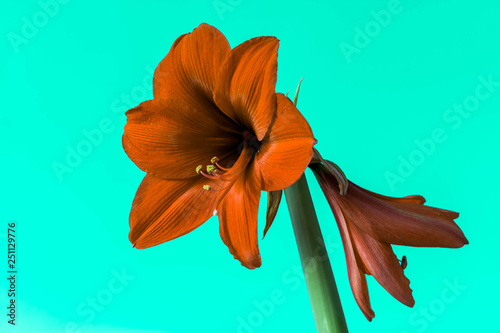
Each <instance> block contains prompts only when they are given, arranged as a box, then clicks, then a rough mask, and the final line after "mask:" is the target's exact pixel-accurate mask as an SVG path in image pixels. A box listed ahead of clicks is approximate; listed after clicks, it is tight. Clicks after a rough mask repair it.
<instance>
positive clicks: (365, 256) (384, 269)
mask: <svg viewBox="0 0 500 333" xmlns="http://www.w3.org/2000/svg"><path fill="white" fill-rule="evenodd" d="M347 224H348V225H349V226H350V231H351V238H352V240H353V242H354V244H355V246H356V249H357V251H358V254H359V257H360V259H361V261H362V263H363V267H364V269H365V272H366V273H367V274H371V275H373V277H374V278H375V279H376V280H377V281H378V283H380V285H381V286H382V287H384V288H385V290H387V291H388V292H389V293H390V294H391V295H392V296H393V297H394V298H396V299H397V300H398V301H400V302H401V303H403V304H404V305H407V306H410V307H412V306H413V305H414V304H415V300H414V299H413V296H412V294H411V293H412V290H411V289H410V281H409V280H408V279H407V278H406V276H405V275H404V272H403V268H402V267H401V265H400V264H399V261H398V258H397V257H396V255H395V254H394V252H393V251H392V247H391V245H389V244H385V243H381V242H379V241H377V240H375V239H373V238H372V237H370V236H369V235H367V234H365V233H364V232H362V231H361V230H359V229H358V228H357V227H356V225H355V223H354V222H353V221H349V222H347Z"/></svg>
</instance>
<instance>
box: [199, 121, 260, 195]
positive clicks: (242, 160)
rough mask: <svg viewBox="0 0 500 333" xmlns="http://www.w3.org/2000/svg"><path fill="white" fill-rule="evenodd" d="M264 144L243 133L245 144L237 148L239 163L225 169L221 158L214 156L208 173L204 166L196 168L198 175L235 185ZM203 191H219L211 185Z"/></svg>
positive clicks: (249, 134)
mask: <svg viewBox="0 0 500 333" xmlns="http://www.w3.org/2000/svg"><path fill="white" fill-rule="evenodd" d="M261 144H262V142H261V141H259V140H258V139H257V137H256V136H255V135H254V134H252V133H250V132H249V131H244V132H243V142H242V143H241V144H240V146H239V147H238V148H237V150H238V151H239V152H240V156H239V157H238V160H237V162H236V163H235V164H234V165H232V166H231V168H225V167H223V166H221V165H220V164H219V158H218V157H217V156H214V157H213V158H212V159H211V160H210V163H211V164H209V165H207V166H206V171H204V170H203V165H198V166H197V167H196V173H197V174H199V175H200V174H201V175H202V176H203V177H205V178H207V179H213V180H223V181H229V182H232V183H234V181H235V180H236V178H237V177H238V176H239V175H240V174H241V173H242V172H243V171H244V170H245V166H246V165H247V164H248V163H251V162H252V160H253V159H254V158H255V155H256V154H258V153H259V150H260V147H261ZM203 189H204V190H207V191H217V190H216V189H213V188H212V187H211V186H210V185H203Z"/></svg>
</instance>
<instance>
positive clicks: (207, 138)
mask: <svg viewBox="0 0 500 333" xmlns="http://www.w3.org/2000/svg"><path fill="white" fill-rule="evenodd" d="M126 115H127V124H126V125H125V132H124V134H123V148H124V149H125V152H126V153H127V155H128V156H129V157H130V159H131V160H132V161H133V162H134V163H135V164H136V165H137V166H138V167H139V168H140V169H142V170H143V171H145V172H147V173H150V174H152V175H154V176H156V177H159V178H163V179H181V178H189V177H193V176H196V167H197V166H198V165H200V164H201V165H207V164H210V160H211V159H212V157H214V156H218V157H219V158H221V159H223V158H229V157H228V154H230V153H231V152H232V151H233V150H234V149H235V147H237V145H238V143H239V142H240V140H241V136H240V134H238V133H229V132H225V131H224V129H223V128H221V127H220V125H221V123H220V122H217V120H216V119H214V118H213V117H211V116H210V115H207V114H206V113H205V112H203V111H200V110H198V109H194V108H192V107H189V106H188V105H186V104H184V103H181V102H178V101H174V100H152V101H147V102H144V103H141V104H140V105H139V106H137V107H136V108H134V109H131V110H129V111H127V113H126ZM222 124H223V123H222ZM231 158H234V156H233V155H231ZM224 162H225V161H224V160H222V161H221V163H224Z"/></svg>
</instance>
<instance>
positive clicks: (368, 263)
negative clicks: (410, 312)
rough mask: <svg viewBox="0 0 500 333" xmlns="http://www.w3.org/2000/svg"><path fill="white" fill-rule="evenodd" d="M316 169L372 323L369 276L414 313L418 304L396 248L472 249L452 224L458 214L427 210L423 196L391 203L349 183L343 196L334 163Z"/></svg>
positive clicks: (353, 284)
mask: <svg viewBox="0 0 500 333" xmlns="http://www.w3.org/2000/svg"><path fill="white" fill-rule="evenodd" d="M323 162H324V163H325V165H327V166H328V168H327V166H325V165H323V164H321V163H314V164H311V169H312V170H313V172H314V174H315V176H316V178H317V179H318V182H319V184H320V186H321V188H322V190H323V192H324V194H325V196H326V199H327V201H328V203H329V204H330V207H331V208H332V211H333V215H334V216H335V220H336V221H337V225H338V227H339V230H340V235H341V238H342V242H343V244H344V251H345V256H346V261H347V272H348V275H349V282H350V284H351V289H352V292H353V294H354V298H355V299H356V302H357V303H358V305H359V307H360V309H361V311H363V313H364V315H365V316H366V318H367V319H368V320H370V321H371V320H372V319H373V317H375V314H374V312H373V310H372V308H371V306H370V299H369V296H368V287H367V284H366V277H365V275H366V274H369V275H373V277H374V278H375V279H376V280H377V281H378V282H379V283H380V284H381V285H382V287H384V288H385V289H386V290H387V291H388V292H389V293H390V294H391V295H392V296H393V297H394V298H396V299H397V300H398V301H400V302H401V303H403V304H405V305H407V306H410V307H412V306H413V305H414V304H415V301H414V299H413V296H412V290H411V289H410V287H409V284H410V281H409V280H408V279H407V278H406V277H405V275H404V272H403V267H402V266H404V265H402V264H403V263H401V264H400V263H399V260H398V258H397V257H396V255H395V254H394V252H393V250H392V246H391V244H394V245H406V246H425V247H448V248H458V247H462V246H463V245H464V244H468V241H467V239H466V238H465V236H464V234H463V232H462V230H460V228H459V227H458V226H457V225H456V224H455V222H454V221H453V220H454V219H456V218H457V217H458V213H455V212H452V211H449V210H444V209H439V208H434V207H429V206H424V203H425V199H424V198H423V197H422V196H419V195H411V196H407V197H404V198H392V197H386V196H383V195H380V194H376V193H373V192H370V191H367V190H365V189H363V188H361V187H359V186H357V185H356V184H354V183H352V182H350V181H349V182H348V184H347V191H346V193H345V195H341V193H340V191H339V181H338V179H339V177H338V175H336V173H335V169H332V167H333V166H332V165H331V162H329V161H323ZM336 176H337V177H336Z"/></svg>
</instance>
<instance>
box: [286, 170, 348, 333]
mask: <svg viewBox="0 0 500 333" xmlns="http://www.w3.org/2000/svg"><path fill="white" fill-rule="evenodd" d="M285 197H286V203H287V205H288V210H289V211H290V218H291V220H292V225H293V231H294V233H295V240H296V241H297V247H298V249H299V255H300V260H301V262H302V269H303V270H304V276H305V280H306V285H307V290H308V292H309V299H310V301H311V307H312V311H313V315H314V321H315V322H316V329H317V331H318V333H334V332H335V333H344V332H348V331H347V324H346V322H345V318H344V311H343V310H342V304H341V303H340V297H339V293H338V290H337V285H336V284H335V279H334V278H333V272H332V267H331V265H330V260H329V259H328V254H327V252H326V247H325V242H324V241H323V236H322V235H321V230H320V228H319V224H318V218H317V217H316V212H315V210H314V205H313V202H312V199H311V194H310V193H309V186H308V185H307V180H306V176H305V175H302V177H301V178H300V179H299V180H298V181H297V182H296V183H295V184H293V185H292V186H290V187H289V188H287V189H285Z"/></svg>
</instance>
